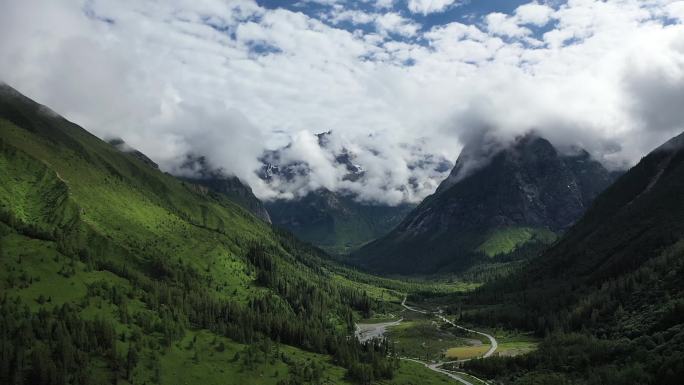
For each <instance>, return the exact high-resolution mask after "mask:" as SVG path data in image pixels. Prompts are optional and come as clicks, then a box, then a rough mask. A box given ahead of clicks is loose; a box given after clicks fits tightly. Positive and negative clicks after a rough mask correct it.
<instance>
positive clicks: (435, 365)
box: [377, 296, 499, 385]
mask: <svg viewBox="0 0 684 385" xmlns="http://www.w3.org/2000/svg"><path fill="white" fill-rule="evenodd" d="M401 306H403V307H404V308H405V309H406V310H410V311H413V312H416V313H421V314H432V315H435V316H437V317H438V318H439V319H441V320H442V321H444V322H446V323H448V324H449V325H452V326H454V327H457V328H459V329H461V330H465V331H467V332H470V333H475V334H479V335H482V336H485V337H487V339H488V340H489V343H490V346H491V347H490V348H489V350H487V352H486V353H485V354H483V355H482V358H487V357H491V355H492V354H494V352H496V349H497V348H498V347H499V343H498V342H496V338H494V336H492V335H490V334H487V333H483V332H479V331H477V330H472V329H468V328H465V327H463V326H460V325H456V324H455V323H454V322H453V321H451V320H449V319H447V318H446V317H444V316H443V315H442V312H441V310H440V311H438V312H429V311H427V310H423V309H419V308H416V307H413V306H409V305H407V304H406V296H404V299H403V300H402V301H401ZM402 320H403V318H402V319H400V320H399V321H395V322H391V323H388V324H386V325H385V326H384V327H383V333H384V329H385V328H386V327H388V326H393V325H398V324H399V323H400V322H401V321H402ZM390 324H392V325H390ZM379 335H382V333H381V334H379ZM379 335H377V336H379ZM401 359H402V360H404V361H412V362H416V363H419V364H423V365H425V367H426V368H428V369H430V370H432V371H433V372H437V373H442V374H445V375H447V376H449V377H450V378H452V379H454V380H456V381H458V382H460V383H462V384H464V385H475V384H473V383H472V382H470V381H468V380H466V379H465V378H463V376H461V375H459V374H458V373H454V372H450V371H448V370H445V369H442V368H441V366H442V365H445V364H451V363H457V362H465V361H469V359H466V360H458V361H448V362H438V363H433V364H430V363H427V362H423V361H419V360H416V359H413V358H401ZM468 376H470V377H472V378H475V379H477V380H479V381H480V382H482V383H483V384H487V381H485V380H483V379H480V378H477V377H475V376H473V375H470V374H469V375H468Z"/></svg>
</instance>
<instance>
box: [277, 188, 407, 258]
mask: <svg viewBox="0 0 684 385" xmlns="http://www.w3.org/2000/svg"><path fill="white" fill-rule="evenodd" d="M266 207H267V209H268V211H269V213H271V216H272V218H273V223H274V224H275V225H277V226H280V227H283V228H285V229H287V230H289V231H291V232H292V233H294V234H295V235H296V236H297V237H299V238H301V239H303V240H306V241H308V242H311V243H312V244H314V245H316V246H318V247H321V248H322V249H324V250H326V251H328V252H330V253H333V254H345V253H348V252H349V251H351V250H353V249H355V248H357V247H358V246H361V245H362V244H364V243H366V242H369V241H371V240H373V239H376V238H378V237H380V236H383V235H385V234H387V233H388V232H389V231H390V230H391V229H392V228H393V227H394V226H396V225H397V224H398V223H399V222H400V221H401V220H402V219H403V218H404V216H405V215H406V214H407V213H408V212H409V211H410V210H411V209H412V208H413V205H410V204H402V205H398V206H388V205H383V204H377V203H376V204H368V203H359V202H357V201H356V200H354V198H353V197H352V196H349V195H343V194H341V193H334V192H332V191H329V190H326V189H320V190H317V191H315V192H311V193H309V194H307V195H306V196H304V197H303V198H299V199H295V200H275V201H271V202H267V203H266Z"/></svg>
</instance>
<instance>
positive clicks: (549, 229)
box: [354, 135, 615, 274]
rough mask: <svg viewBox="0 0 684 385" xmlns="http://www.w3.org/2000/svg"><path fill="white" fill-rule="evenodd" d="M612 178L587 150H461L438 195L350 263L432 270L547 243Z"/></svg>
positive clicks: (529, 139)
mask: <svg viewBox="0 0 684 385" xmlns="http://www.w3.org/2000/svg"><path fill="white" fill-rule="evenodd" d="M480 146H481V144H480ZM614 177H615V175H613V174H612V173H610V172H609V171H608V170H606V169H605V168H604V167H603V166H602V165H601V164H600V163H599V162H596V161H594V160H592V159H591V158H590V156H589V154H588V153H586V151H578V152H576V153H575V154H574V155H570V156H568V155H563V154H561V153H559V152H558V150H557V149H556V148H554V146H553V145H552V144H551V143H550V142H549V141H547V140H545V139H543V138H540V137H537V136H534V135H526V136H524V137H520V138H518V139H517V140H516V141H515V142H513V143H512V144H510V145H509V146H507V147H502V146H500V145H488V146H486V148H473V147H472V146H466V148H464V150H463V152H462V154H461V156H460V157H459V159H458V160H457V162H456V165H455V167H454V169H453V170H452V172H451V174H450V176H449V177H448V178H447V179H446V180H445V181H444V182H443V183H442V185H440V187H439V188H438V189H437V191H436V193H435V194H433V195H432V196H430V197H428V198H426V199H425V200H424V201H423V202H422V203H421V204H420V205H419V206H418V207H417V208H416V209H415V210H413V211H412V212H411V213H410V214H409V215H408V216H407V217H406V219H405V220H404V221H402V222H401V223H400V224H399V225H398V226H397V227H396V228H395V229H394V230H393V231H392V232H391V233H390V234H388V235H387V236H386V237H383V238H381V239H379V240H377V241H375V242H372V243H370V244H369V245H367V246H366V247H364V248H362V249H361V250H360V251H359V252H358V253H356V254H355V255H354V260H355V261H356V262H357V263H358V264H360V265H361V266H364V267H367V268H370V269H371V270H373V271H377V272H382V273H402V274H411V273H431V272H436V271H440V270H459V269H462V268H465V267H468V266H469V265H470V264H472V263H473V262H474V261H476V260H477V259H479V258H481V257H482V256H483V255H488V256H493V255H497V254H504V253H507V252H511V251H512V250H514V249H516V248H518V247H520V246H522V245H523V244H525V243H528V242H533V241H539V242H548V241H549V240H551V239H553V238H554V237H553V236H552V235H553V234H552V233H559V232H562V231H563V230H564V229H566V228H568V227H569V226H570V225H572V224H573V223H574V222H575V221H576V220H577V219H578V218H579V217H580V216H581V215H582V214H583V213H584V212H585V210H586V209H587V208H588V207H589V206H590V205H591V202H592V201H593V199H594V198H595V197H596V195H597V194H598V193H599V192H601V191H602V190H603V189H605V188H606V187H607V186H608V185H609V184H610V183H611V182H612V180H613V179H614Z"/></svg>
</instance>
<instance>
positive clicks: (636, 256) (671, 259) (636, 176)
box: [461, 134, 684, 385]
mask: <svg viewBox="0 0 684 385" xmlns="http://www.w3.org/2000/svg"><path fill="white" fill-rule="evenodd" d="M682 197H684V134H683V135H680V136H679V137H676V138H674V139H672V140H671V141H669V142H668V143H666V144H664V145H663V146H661V147H659V148H658V149H656V150H655V151H653V152H652V153H650V154H649V155H648V156H646V157H644V158H643V159H642V160H641V162H640V163H639V164H638V165H636V166H635V167H634V168H632V169H631V170H629V171H628V172H627V173H626V174H625V175H623V176H622V177H621V178H620V179H618V180H617V181H616V183H615V184H614V185H612V186H611V187H610V188H608V189H607V190H606V191H605V192H604V193H602V194H601V195H600V196H599V197H598V198H597V199H596V201H595V204H594V206H593V207H592V208H591V209H590V210H589V211H588V212H587V214H586V215H585V216H584V217H583V218H582V219H581V220H580V221H579V222H578V223H577V224H576V225H575V226H574V227H573V228H572V229H571V230H570V231H569V232H568V233H567V234H566V235H565V236H564V237H563V238H562V239H561V240H560V241H559V242H557V243H556V244H555V245H554V246H553V247H552V248H551V249H549V250H548V251H546V252H545V253H543V254H542V255H541V256H540V257H539V258H536V259H534V260H532V261H530V263H529V264H528V266H527V267H526V268H525V269H523V271H522V272H520V273H517V274H514V275H513V276H511V277H510V278H508V279H503V280H500V281H498V282H492V283H490V284H489V285H486V286H484V287H483V288H482V289H481V290H480V291H479V292H477V293H476V294H475V295H471V296H469V297H467V298H461V306H463V307H464V308H465V309H466V310H465V311H464V312H463V315H462V320H464V321H468V322H473V323H477V324H490V325H497V326H503V327H506V328H517V329H523V330H532V331H535V333H536V334H537V335H538V336H541V337H543V336H546V340H545V341H544V342H543V343H542V344H541V345H540V347H539V350H538V351H537V352H535V353H532V354H530V355H527V356H524V357H519V358H495V359H490V360H481V361H475V362H472V363H469V364H467V365H466V367H467V369H468V370H471V371H475V372H477V373H479V374H480V375H483V376H486V377H489V378H497V379H498V380H499V381H504V382H506V383H512V384H606V385H611V384H659V385H663V384H664V385H674V384H681V381H682V378H684V301H682V298H684V205H683V204H682Z"/></svg>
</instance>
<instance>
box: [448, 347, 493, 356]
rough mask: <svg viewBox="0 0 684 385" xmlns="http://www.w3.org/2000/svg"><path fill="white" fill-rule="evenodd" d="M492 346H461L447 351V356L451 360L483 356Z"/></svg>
mask: <svg viewBox="0 0 684 385" xmlns="http://www.w3.org/2000/svg"><path fill="white" fill-rule="evenodd" d="M490 347H491V346H490V345H487V344H482V345H477V346H459V347H454V348H450V349H448V350H447V351H446V354H445V356H446V358H447V359H449V360H468V359H472V358H477V357H481V356H482V355H484V354H485V353H487V351H488V350H489V348H490Z"/></svg>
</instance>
